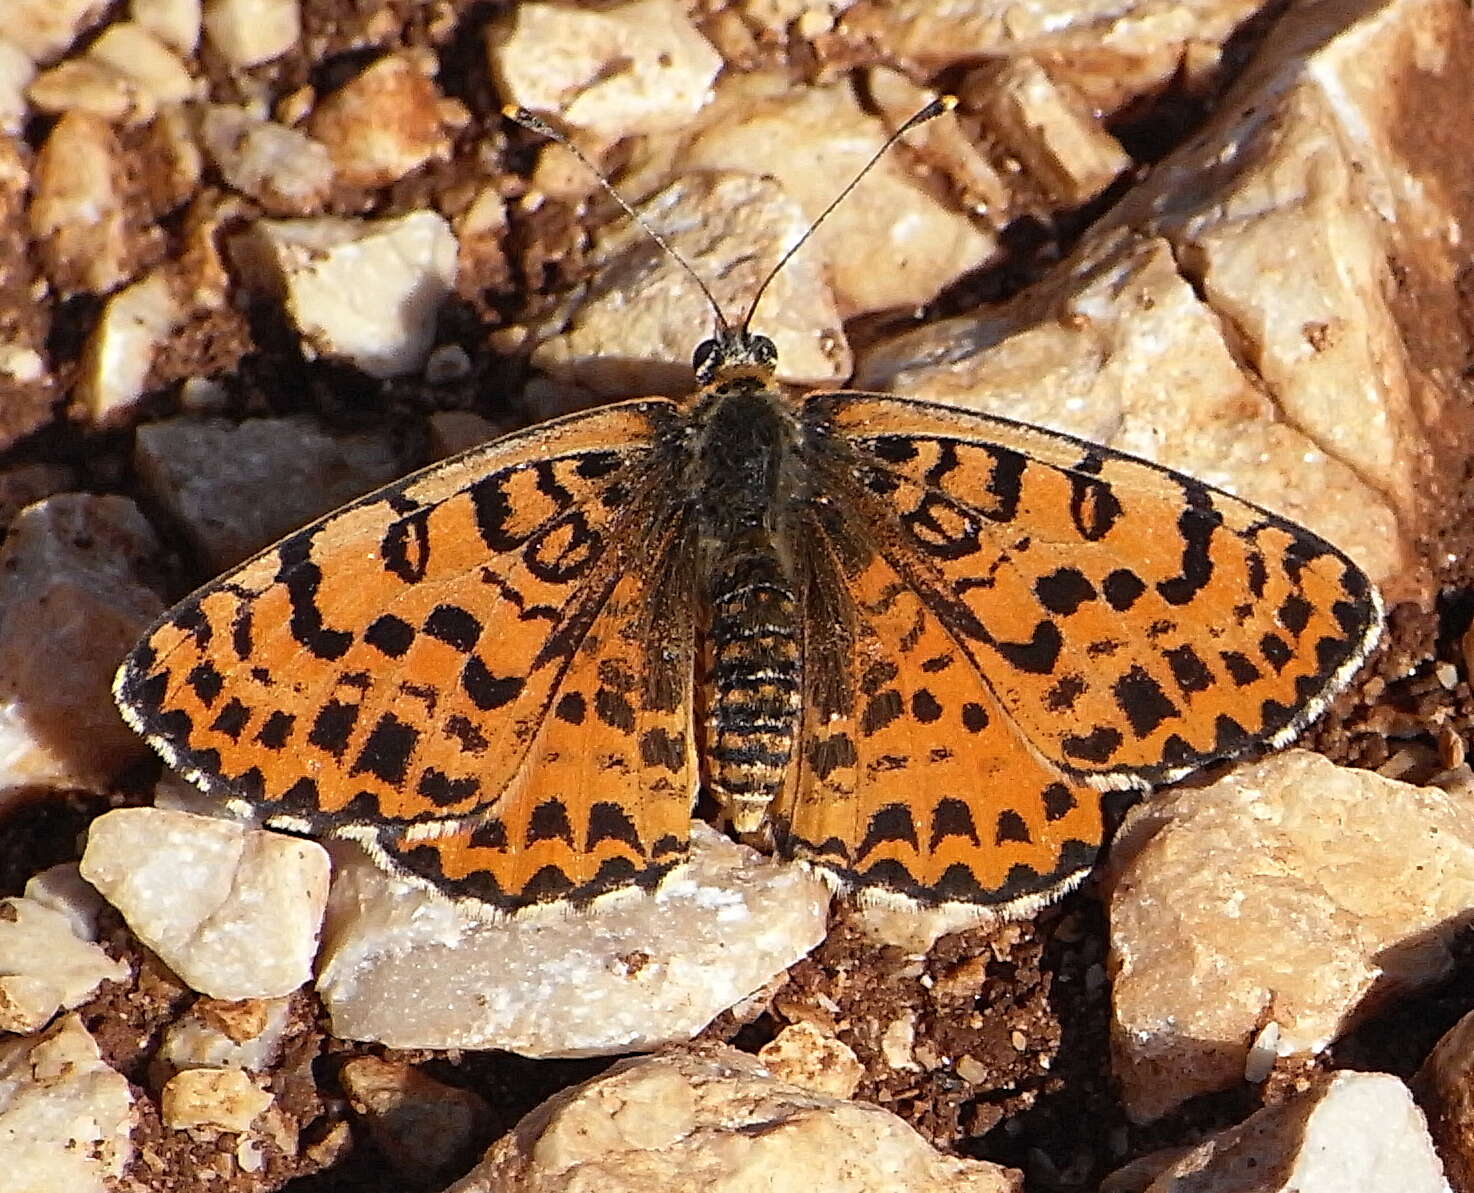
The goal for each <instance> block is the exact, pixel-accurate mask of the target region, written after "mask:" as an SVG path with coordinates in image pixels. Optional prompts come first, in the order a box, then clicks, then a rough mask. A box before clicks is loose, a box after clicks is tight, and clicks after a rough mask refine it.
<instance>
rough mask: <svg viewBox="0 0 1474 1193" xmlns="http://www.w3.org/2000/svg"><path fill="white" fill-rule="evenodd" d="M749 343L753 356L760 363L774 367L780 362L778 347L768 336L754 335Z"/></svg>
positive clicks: (766, 366)
mask: <svg viewBox="0 0 1474 1193" xmlns="http://www.w3.org/2000/svg"><path fill="white" fill-rule="evenodd" d="M749 343H750V346H751V350H752V357H753V359H754V360H755V361H757V363H758V364H760V365H762V366H763V367H764V368H772V367H773V366H774V365H776V364H777V363H778V349H777V347H776V346H775V345H774V343H773V341H772V340H770V339H768V337H767V336H753V337H752V339H751V340H750V341H749Z"/></svg>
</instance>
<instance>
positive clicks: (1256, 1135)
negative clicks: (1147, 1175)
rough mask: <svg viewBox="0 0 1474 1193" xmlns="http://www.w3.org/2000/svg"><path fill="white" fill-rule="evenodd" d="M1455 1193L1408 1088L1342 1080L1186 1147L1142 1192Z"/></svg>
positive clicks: (1376, 1079)
mask: <svg viewBox="0 0 1474 1193" xmlns="http://www.w3.org/2000/svg"><path fill="white" fill-rule="evenodd" d="M1389 1189H1396V1190H1397V1193H1451V1190H1450V1189H1449V1184H1448V1181H1447V1180H1446V1179H1445V1178H1444V1175H1443V1169H1442V1167H1441V1166H1440V1165H1439V1162H1438V1155H1437V1153H1435V1152H1434V1150H1433V1141H1432V1140H1431V1139H1429V1137H1428V1128H1427V1126H1426V1124H1425V1123H1424V1121H1423V1116H1422V1114H1421V1113H1420V1112H1419V1110H1418V1107H1417V1106H1416V1104H1415V1103H1414V1102H1413V1099H1412V1097H1411V1095H1410V1094H1409V1093H1408V1091H1407V1087H1406V1086H1405V1085H1403V1083H1402V1082H1401V1081H1399V1080H1398V1079H1397V1078H1396V1077H1392V1076H1389V1075H1388V1074H1386V1073H1353V1072H1342V1073H1336V1074H1334V1075H1333V1076H1332V1077H1330V1078H1329V1079H1328V1080H1326V1081H1325V1082H1323V1083H1322V1084H1321V1085H1320V1086H1318V1087H1317V1088H1315V1089H1312V1090H1311V1091H1310V1092H1309V1093H1305V1094H1302V1095H1301V1096H1299V1097H1298V1098H1295V1099H1294V1100H1293V1101H1291V1102H1287V1103H1285V1104H1284V1105H1282V1106H1271V1107H1266V1108H1265V1109H1263V1110H1260V1111H1257V1112H1255V1113H1254V1114H1252V1115H1250V1116H1249V1117H1248V1118H1247V1119H1245V1120H1244V1121H1243V1122H1242V1123H1240V1124H1239V1125H1238V1126H1236V1127H1230V1128H1229V1129H1228V1130H1226V1131H1220V1132H1219V1133H1218V1134H1217V1135H1214V1136H1212V1137H1211V1138H1209V1139H1207V1140H1205V1141H1204V1142H1202V1143H1200V1144H1198V1145H1196V1146H1195V1147H1192V1148H1190V1149H1188V1151H1187V1152H1186V1154H1185V1155H1183V1156H1182V1157H1181V1158H1179V1159H1177V1160H1175V1161H1173V1162H1172V1163H1170V1164H1168V1165H1167V1167H1166V1170H1165V1171H1163V1172H1161V1173H1160V1174H1158V1175H1157V1177H1156V1179H1154V1180H1153V1181H1152V1182H1151V1184H1149V1185H1148V1186H1146V1189H1145V1191H1144V1193H1189V1191H1192V1193H1384V1191H1385V1190H1389Z"/></svg>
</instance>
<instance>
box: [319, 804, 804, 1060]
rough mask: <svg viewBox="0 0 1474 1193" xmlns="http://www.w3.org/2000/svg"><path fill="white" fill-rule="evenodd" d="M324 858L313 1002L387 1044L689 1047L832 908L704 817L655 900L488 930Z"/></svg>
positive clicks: (361, 864)
mask: <svg viewBox="0 0 1474 1193" xmlns="http://www.w3.org/2000/svg"><path fill="white" fill-rule="evenodd" d="M333 850H334V859H335V864H336V871H335V874H334V879H333V889H332V897H331V899H330V901H329V915H328V923H327V928H326V932H325V935H324V948H323V955H322V960H321V964H320V967H319V971H318V983H317V988H318V993H319V994H321V995H322V998H323V1001H324V1003H325V1004H326V1005H327V1008H328V1012H329V1014H330V1015H331V1016H332V1023H333V1032H334V1034H335V1035H338V1036H340V1037H342V1038H344V1039H351V1040H372V1041H377V1042H379V1043H382V1044H387V1045H389V1046H390V1047H393V1048H505V1049H507V1050H509V1051H512V1052H518V1053H521V1054H523V1055H524V1056H538V1057H548V1056H607V1055H614V1054H617V1053H621V1052H638V1051H648V1050H650V1049H653V1048H656V1047H659V1046H660V1045H661V1044H663V1043H667V1042H670V1041H679V1040H687V1039H690V1038H691V1037H692V1036H694V1035H695V1034H696V1033H697V1032H699V1031H700V1030H701V1029H702V1028H703V1027H705V1026H706V1025H707V1023H709V1022H710V1021H711V1020H712V1018H713V1017H715V1016H716V1015H717V1014H719V1013H720V1012H721V1011H723V1010H725V1009H726V1008H728V1007H730V1006H732V1005H733V1004H734V1003H737V1002H739V1001H740V1000H741V999H743V998H744V997H746V996H747V995H748V994H751V993H752V992H753V991H754V990H757V989H758V988H759V987H761V986H762V985H763V984H764V983H765V982H766V981H768V979H769V978H771V977H772V976H773V975H774V974H776V973H780V972H781V971H782V970H784V969H786V968H787V967H788V966H789V965H792V964H793V963H794V962H795V961H797V960H798V959H799V958H801V957H803V956H804V955H805V954H806V953H807V952H808V951H809V950H810V949H812V948H813V947H814V946H815V945H816V944H818V943H819V941H820V940H822V939H823V937H824V931H825V911H826V908H827V907H828V902H829V896H828V892H827V890H826V889H825V887H824V884H823V883H822V882H820V881H819V879H817V878H815V877H813V876H811V875H809V874H807V873H806V872H804V871H803V870H802V869H800V868H798V867H794V866H790V865H784V864H780V863H775V862H771V861H769V860H767V859H765V858H762V857H761V856H759V855H758V854H757V853H756V852H755V851H753V850H750V849H748V848H746V847H745V846H739V845H736V844H734V843H732V842H730V841H728V840H727V839H726V838H725V837H722V836H720V835H719V834H718V833H716V832H715V830H713V829H710V828H708V827H707V826H705V825H703V824H700V823H696V824H694V825H693V826H692V850H691V861H690V863H689V864H688V865H687V866H685V867H683V868H682V869H681V870H680V871H678V872H677V873H676V874H675V875H673V876H672V877H671V878H669V879H667V880H666V882H665V883H663V884H662V885H661V886H660V887H659V888H658V889H657V890H656V891H655V892H654V893H653V894H645V893H643V892H639V891H630V892H626V893H624V894H623V895H622V896H621V897H616V898H611V899H610V900H608V901H607V902H602V903H600V904H598V905H596V906H595V907H594V908H592V909H591V910H589V911H588V912H583V913H569V912H568V911H566V910H559V909H552V910H551V911H549V912H547V913H545V914H541V915H538V914H531V915H529V914H526V913H524V914H523V915H522V916H520V917H518V918H515V919H510V920H501V921H499V922H488V921H486V920H485V919H482V918H478V916H477V914H476V912H475V910H474V908H473V907H472V906H471V905H457V904H454V903H451V902H448V901H447V900H445V899H443V898H441V897H439V896H436V895H434V894H431V893H430V892H428V891H424V890H420V889H418V888H415V887H411V886H409V885H408V884H407V883H405V882H403V881H401V880H398V879H395V878H393V877H391V876H390V875H388V874H387V873H385V872H384V871H383V870H380V869H379V868H378V867H377V866H375V865H373V863H372V862H370V861H369V859H368V857H367V856H366V855H365V854H363V853H362V852H361V851H360V850H359V849H357V847H355V846H349V845H347V844H346V843H345V844H334V845H333Z"/></svg>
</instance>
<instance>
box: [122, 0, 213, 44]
mask: <svg viewBox="0 0 1474 1193" xmlns="http://www.w3.org/2000/svg"><path fill="white" fill-rule="evenodd" d="M128 14H129V15H130V16H131V17H132V18H133V19H134V20H135V21H137V22H138V23H139V24H140V25H142V26H143V27H144V28H145V29H147V30H149V31H150V32H151V33H153V34H154V36H155V37H157V38H159V40H161V41H163V42H165V43H166V44H168V45H171V46H173V47H174V48H175V49H176V50H178V51H179V52H180V53H181V54H193V53H194V50H195V46H196V45H198V44H199V40H200V24H201V11H200V0H131V3H130V4H129V6H128Z"/></svg>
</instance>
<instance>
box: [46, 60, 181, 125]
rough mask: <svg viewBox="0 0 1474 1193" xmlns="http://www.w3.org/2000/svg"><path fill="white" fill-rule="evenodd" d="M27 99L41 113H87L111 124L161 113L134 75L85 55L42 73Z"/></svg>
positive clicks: (132, 122)
mask: <svg viewBox="0 0 1474 1193" xmlns="http://www.w3.org/2000/svg"><path fill="white" fill-rule="evenodd" d="M26 98H27V99H28V100H30V101H31V103H32V104H33V105H34V106H35V107H37V108H39V109H40V110H41V111H42V112H50V113H58V112H72V113H78V112H84V113H86V114H87V115H89V116H95V117H97V119H99V120H106V121H107V122H108V123H110V124H121V123H128V124H136V123H139V122H141V121H145V120H149V119H151V118H152V117H153V116H154V114H155V112H157V111H158V107H157V105H156V104H155V103H154V102H153V100H152V99H151V98H150V97H149V96H148V95H147V94H145V93H144V91H143V90H142V88H141V87H140V86H139V84H138V80H136V79H135V78H133V76H132V75H129V74H125V73H124V72H123V71H120V70H119V69H118V68H117V67H115V66H113V65H112V64H111V63H109V62H102V61H99V60H98V59H96V58H91V57H87V56H86V55H84V56H82V57H80V58H68V59H66V60H65V61H63V62H59V63H57V64H56V65H55V66H53V67H52V68H51V69H50V70H45V71H42V72H41V73H40V74H39V75H37V76H36V77H35V78H34V79H33V80H31V84H30V86H28V87H27V88H26Z"/></svg>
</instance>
